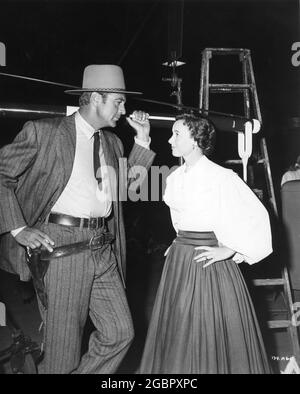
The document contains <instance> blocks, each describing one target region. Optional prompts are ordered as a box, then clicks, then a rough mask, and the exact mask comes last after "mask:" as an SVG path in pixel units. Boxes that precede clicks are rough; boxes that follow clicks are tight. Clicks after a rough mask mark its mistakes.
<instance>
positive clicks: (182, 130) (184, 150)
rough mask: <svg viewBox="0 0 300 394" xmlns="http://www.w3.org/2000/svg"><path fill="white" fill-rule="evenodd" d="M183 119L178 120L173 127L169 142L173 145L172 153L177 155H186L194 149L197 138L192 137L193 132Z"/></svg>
mask: <svg viewBox="0 0 300 394" xmlns="http://www.w3.org/2000/svg"><path fill="white" fill-rule="evenodd" d="M183 122H184V121H183V120H182V119H180V120H177V121H176V122H175V123H174V124H173V127H172V137H171V138H170V139H169V141H168V142H169V144H170V145H171V147H172V154H173V156H175V157H186V156H188V155H189V154H190V153H191V152H192V151H193V149H194V145H195V140H194V138H193V137H191V132H190V130H189V128H188V126H186V125H185V124H183Z"/></svg>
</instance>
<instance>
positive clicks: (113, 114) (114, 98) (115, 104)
mask: <svg viewBox="0 0 300 394" xmlns="http://www.w3.org/2000/svg"><path fill="white" fill-rule="evenodd" d="M125 102H126V98H125V94H122V93H108V94H107V95H106V97H105V96H104V97H103V96H101V97H100V100H99V103H98V105H97V116H98V117H99V120H100V121H101V123H104V126H110V127H116V125H117V121H118V120H119V119H120V117H121V115H125V114H126V110H125Z"/></svg>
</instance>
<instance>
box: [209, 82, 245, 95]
mask: <svg viewBox="0 0 300 394" xmlns="http://www.w3.org/2000/svg"><path fill="white" fill-rule="evenodd" d="M208 87H209V89H210V92H211V93H239V92H244V91H245V90H248V89H252V88H253V85H252V84H244V83H209V84H208Z"/></svg>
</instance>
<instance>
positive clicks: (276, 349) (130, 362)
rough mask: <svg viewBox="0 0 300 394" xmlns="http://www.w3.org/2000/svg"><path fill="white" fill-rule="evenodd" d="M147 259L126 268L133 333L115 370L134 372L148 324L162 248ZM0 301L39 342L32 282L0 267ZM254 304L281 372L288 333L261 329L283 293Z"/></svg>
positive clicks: (1, 342) (3, 339)
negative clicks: (145, 265) (123, 356)
mask: <svg viewBox="0 0 300 394" xmlns="http://www.w3.org/2000/svg"><path fill="white" fill-rule="evenodd" d="M150 263H151V264H149V266H148V270H145V269H144V267H142V266H140V267H139V268H137V266H136V267H132V268H134V270H132V271H131V273H130V270H129V275H128V294H127V296H128V300H129V304H130V307H131V311H132V316H133V320H134V325H135V333H136V336H135V340H134V342H133V344H132V346H131V348H130V349H129V351H128V353H127V355H126V357H125V359H124V360H123V362H122V364H121V365H120V368H119V370H118V374H132V373H135V371H136V369H137V368H138V365H139V361H140V357H141V352H142V349H143V344H144V339H145V334H146V330H147V325H148V322H149V318H150V315H151V310H152V306H153V302H154V297H155V293H156V289H157V285H158V282H159V278H160V275H161V270H162V266H163V260H162V258H161V250H158V251H156V252H155V253H153V254H152V255H151V262H150ZM136 278H139V280H136ZM254 291H255V290H254ZM257 300H258V301H257ZM0 301H1V302H3V303H4V304H5V305H6V310H7V318H8V320H10V322H11V323H13V325H14V326H15V327H18V328H20V329H21V330H22V331H23V333H24V334H25V335H26V336H28V337H29V338H30V339H31V340H32V341H33V342H36V343H37V344H40V343H41V333H40V331H39V327H40V324H41V318H40V315H39V311H38V306H37V300H36V297H35V294H34V292H33V288H32V285H31V283H30V282H29V283H25V282H20V281H19V280H18V278H17V276H15V275H12V274H8V273H6V272H4V271H0ZM261 301H263V302H261ZM254 304H255V306H256V308H257V314H258V318H259V321H260V324H261V327H262V331H263V336H264V341H265V345H266V348H267V353H268V357H269V359H270V361H271V364H272V366H273V370H274V373H276V374H280V373H282V371H284V370H285V368H286V366H287V365H288V363H289V360H290V358H291V357H292V356H293V348H292V345H291V341H290V338H289V335H288V333H287V331H286V330H285V329H281V330H277V329H276V330H270V329H263V327H264V325H265V317H266V316H267V314H269V312H270V310H272V311H273V313H275V314H277V317H276V318H278V319H281V318H282V313H283V310H284V309H285V300H284V297H283V295H282V294H281V293H280V292H279V293H278V292H275V290H274V289H271V290H270V291H268V292H264V293H262V292H259V291H258V290H257V291H256V293H254ZM258 305H260V307H258ZM262 305H264V307H265V306H266V307H267V309H268V311H266V312H265V311H264V310H263V309H262V308H261V306H262ZM92 329H93V327H92V324H91V323H90V322H89V321H88V322H87V326H86V333H85V336H84V340H83V351H84V350H85V349H86V347H87V343H88V342H87V341H88V336H89V333H90V331H91V330H92ZM11 343H12V337H11V330H10V329H9V328H8V327H0V351H1V350H3V349H5V348H7V347H8V346H10V345H11ZM0 373H1V374H9V373H12V370H11V368H10V364H9V363H8V362H2V363H0Z"/></svg>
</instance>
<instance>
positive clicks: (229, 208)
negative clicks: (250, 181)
mask: <svg viewBox="0 0 300 394" xmlns="http://www.w3.org/2000/svg"><path fill="white" fill-rule="evenodd" d="M164 201H165V202H166V204H167V205H168V206H169V207H170V211H171V218H172V222H173V226H174V228H175V230H176V231H178V230H184V231H214V233H215V235H216V237H217V239H218V241H219V243H220V244H222V245H224V246H227V247H228V248H230V249H233V250H235V251H236V252H238V253H241V254H242V255H244V259H245V261H246V262H247V263H249V264H254V263H257V262H258V261H260V260H262V259H263V258H265V257H267V256H268V255H269V254H270V253H272V236H271V228H270V221H269V215H268V212H267V210H266V209H265V207H264V206H263V204H262V203H261V202H260V200H259V199H258V198H257V197H256V195H255V194H254V193H253V192H252V190H251V189H250V188H249V187H248V186H247V185H246V184H245V182H244V181H243V180H242V179H241V178H240V177H239V176H238V175H237V174H236V173H235V172H233V171H232V170H229V169H226V168H224V167H221V166H219V165H218V164H216V163H214V162H212V161H211V160H209V159H208V158H207V157H206V156H202V157H201V158H200V159H199V160H198V161H197V163H196V164H195V165H194V166H193V167H191V168H190V169H189V170H188V171H186V165H185V164H183V165H182V166H180V167H179V168H177V169H176V170H175V171H174V172H173V173H172V174H171V175H169V176H168V178H167V184H166V190H165V194H164Z"/></svg>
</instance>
